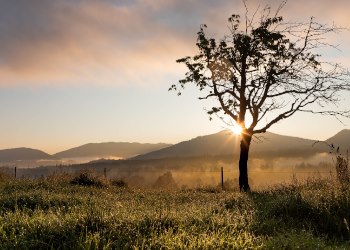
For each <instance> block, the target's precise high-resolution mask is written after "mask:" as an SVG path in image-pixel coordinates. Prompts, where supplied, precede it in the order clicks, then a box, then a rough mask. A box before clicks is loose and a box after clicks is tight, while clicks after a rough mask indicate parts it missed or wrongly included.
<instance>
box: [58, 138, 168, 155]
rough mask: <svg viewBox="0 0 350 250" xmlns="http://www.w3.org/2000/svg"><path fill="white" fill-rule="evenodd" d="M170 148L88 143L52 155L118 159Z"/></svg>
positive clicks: (158, 144)
mask: <svg viewBox="0 0 350 250" xmlns="http://www.w3.org/2000/svg"><path fill="white" fill-rule="evenodd" d="M169 146H171V144H165V143H157V144H151V143H144V144H142V143H129V142H103V143H88V144H85V145H82V146H79V147H76V148H71V149H68V150H65V151H62V152H59V153H56V154H54V156H55V157H58V158H78V157H97V158H103V157H119V158H129V157H133V156H136V155H139V154H145V153H148V152H151V151H155V150H159V149H162V148H166V147H169Z"/></svg>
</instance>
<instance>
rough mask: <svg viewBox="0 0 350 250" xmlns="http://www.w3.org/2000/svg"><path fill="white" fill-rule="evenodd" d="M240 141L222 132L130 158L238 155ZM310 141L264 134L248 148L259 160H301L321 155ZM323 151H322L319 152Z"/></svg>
mask: <svg viewBox="0 0 350 250" xmlns="http://www.w3.org/2000/svg"><path fill="white" fill-rule="evenodd" d="M239 141H240V138H239V136H237V135H234V134H232V133H231V132H229V131H227V130H224V131H221V132H219V133H216V134H211V135H206V136H199V137H196V138H194V139H192V140H189V141H183V142H180V143H178V144H175V145H173V146H170V147H167V148H164V149H160V150H157V151H154V152H150V153H147V154H144V155H139V156H137V157H134V158H133V159H135V160H144V159H162V158H175V157H197V156H218V155H238V154H239ZM314 143H315V141H314V140H309V139H303V138H298V137H292V136H284V135H278V134H274V133H270V132H267V133H265V134H262V135H260V136H259V137H255V139H253V141H252V145H251V151H250V152H251V155H254V156H257V157H258V156H259V157H267V156H273V157H299V156H300V157H302V156H309V155H312V154H314V153H316V152H319V151H321V150H322V149H320V147H314V146H313V144H314ZM322 151H323V150H322Z"/></svg>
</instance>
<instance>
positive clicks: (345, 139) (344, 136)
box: [326, 129, 350, 153]
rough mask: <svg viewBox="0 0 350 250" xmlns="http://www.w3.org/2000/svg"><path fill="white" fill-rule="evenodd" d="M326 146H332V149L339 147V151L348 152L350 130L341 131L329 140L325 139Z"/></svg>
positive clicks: (349, 147) (349, 148)
mask: <svg viewBox="0 0 350 250" xmlns="http://www.w3.org/2000/svg"><path fill="white" fill-rule="evenodd" d="M326 142H327V143H328V144H333V145H334V147H336V148H337V147H339V149H340V151H341V152H343V153H346V151H347V150H350V129H343V130H341V131H340V132H339V133H337V134H335V135H334V136H332V137H331V138H329V139H327V140H326Z"/></svg>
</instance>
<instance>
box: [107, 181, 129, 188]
mask: <svg viewBox="0 0 350 250" xmlns="http://www.w3.org/2000/svg"><path fill="white" fill-rule="evenodd" d="M110 182H111V185H112V186H115V187H123V188H126V187H128V183H127V182H126V181H124V180H123V179H112V180H111V181H110Z"/></svg>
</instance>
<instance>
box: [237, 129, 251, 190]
mask: <svg viewBox="0 0 350 250" xmlns="http://www.w3.org/2000/svg"><path fill="white" fill-rule="evenodd" d="M251 140H252V135H251V134H250V133H249V132H247V131H244V132H243V133H242V134H241V152H240V156H239V189H240V190H241V191H244V192H247V191H249V190H250V187H249V183H248V156H249V147H250V142H251Z"/></svg>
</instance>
